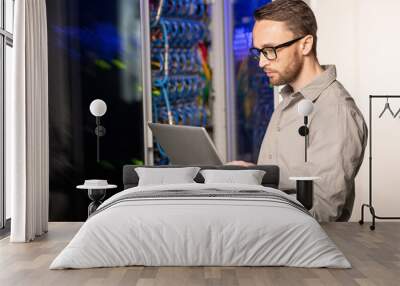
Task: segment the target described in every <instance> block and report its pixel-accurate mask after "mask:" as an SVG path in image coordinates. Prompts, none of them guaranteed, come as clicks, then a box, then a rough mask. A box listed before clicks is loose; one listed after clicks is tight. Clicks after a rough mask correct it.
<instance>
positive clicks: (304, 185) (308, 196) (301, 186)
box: [289, 177, 320, 210]
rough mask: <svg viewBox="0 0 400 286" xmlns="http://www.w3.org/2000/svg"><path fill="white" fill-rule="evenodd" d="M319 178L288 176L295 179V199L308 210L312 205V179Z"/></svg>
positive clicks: (316, 178)
mask: <svg viewBox="0 0 400 286" xmlns="http://www.w3.org/2000/svg"><path fill="white" fill-rule="evenodd" d="M319 178H320V177H289V180H292V181H296V199H297V200H298V201H299V202H300V203H302V204H303V206H304V207H305V208H306V209H308V210H310V209H312V207H313V194H314V191H313V189H314V180H318V179H319Z"/></svg>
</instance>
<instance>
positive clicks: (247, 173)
mask: <svg viewBox="0 0 400 286" xmlns="http://www.w3.org/2000/svg"><path fill="white" fill-rule="evenodd" d="M200 174H201V175H202V176H203V177H204V183H205V184H212V183H226V184H229V183H230V184H232V183H233V184H246V185H261V182H262V179H263V177H264V175H265V171H262V170H211V169H208V170H201V171H200Z"/></svg>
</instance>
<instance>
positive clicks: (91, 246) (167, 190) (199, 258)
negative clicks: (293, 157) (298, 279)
mask: <svg viewBox="0 0 400 286" xmlns="http://www.w3.org/2000/svg"><path fill="white" fill-rule="evenodd" d="M135 167H136V166H131V165H128V166H125V167H124V170H123V182H124V188H125V190H124V191H122V192H120V193H117V194H116V195H114V196H112V197H111V198H109V199H108V200H106V201H105V202H104V203H103V204H102V205H101V206H100V207H99V208H98V210H97V211H96V212H95V213H94V214H93V215H92V216H91V217H89V218H88V220H87V221H86V222H85V223H84V224H83V226H82V227H81V229H80V230H79V231H78V233H77V234H76V235H75V237H74V238H73V239H72V240H71V242H70V243H69V244H68V245H67V246H66V247H65V248H64V250H63V251H62V252H61V253H60V254H59V255H58V256H57V257H56V258H55V259H54V261H53V262H52V264H51V265H50V269H66V268H92V267H117V266H129V265H144V266H291V267H312V268H314V267H329V268H350V267H351V265H350V263H349V262H348V260H347V259H346V258H345V256H344V255H343V253H342V252H341V251H340V250H339V249H338V248H337V247H336V245H335V244H334V242H333V241H332V240H331V239H330V238H329V237H328V236H327V234H326V233H325V231H324V230H323V229H322V228H321V226H320V225H319V223H318V222H317V221H316V220H315V219H314V218H313V217H312V216H311V215H310V214H309V212H308V211H307V210H306V209H305V208H304V207H303V206H302V205H301V204H300V203H299V202H298V201H296V200H295V199H294V198H293V196H289V195H287V194H285V193H284V192H282V191H280V190H278V182H279V168H278V167H277V166H270V165H268V166H255V167H252V169H258V170H264V171H265V175H264V176H263V177H262V184H261V185H245V184H219V183H213V184H205V183H203V182H204V179H203V178H202V176H201V175H200V174H198V175H197V176H196V177H195V179H194V180H195V183H186V184H168V185H153V186H138V180H139V177H138V174H137V173H136V171H135ZM173 167H179V166H173ZM169 168H172V167H171V166H169ZM201 168H202V169H207V168H208V169H215V168H219V169H229V170H232V169H244V168H243V167H238V166H220V167H215V166H202V167H201Z"/></svg>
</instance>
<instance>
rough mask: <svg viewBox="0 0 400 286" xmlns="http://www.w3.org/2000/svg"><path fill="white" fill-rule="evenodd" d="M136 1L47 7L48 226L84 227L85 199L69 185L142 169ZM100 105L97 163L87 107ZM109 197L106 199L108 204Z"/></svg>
mask: <svg viewBox="0 0 400 286" xmlns="http://www.w3.org/2000/svg"><path fill="white" fill-rule="evenodd" d="M139 11H140V10H139V1H130V0H119V1H117V0H115V1H107V0H85V1H79V0H49V1H47V15H48V47H49V120H50V130H49V134H50V220H51V221H83V220H85V219H86V216H87V205H88V204H89V199H88V198H87V194H86V191H78V190H76V189H75V187H76V185H79V184H82V183H83V181H84V180H85V179H95V178H99V179H107V180H108V181H109V182H110V183H113V184H117V185H118V187H119V189H118V190H121V189H122V166H123V165H124V164H132V163H140V162H142V161H143V157H144V154H143V119H142V118H143V114H142V103H143V102H142V87H141V82H142V79H141V54H140V50H141V43H140V16H139ZM96 98H99V99H102V100H104V101H105V102H106V104H107V112H106V114H105V115H104V116H103V117H102V118H101V123H102V125H103V126H104V127H105V128H106V130H107V134H106V135H105V137H102V138H101V140H100V141H101V143H100V144H101V145H100V147H101V148H100V151H101V153H100V158H101V160H100V162H99V163H98V162H96V136H95V134H94V128H95V126H96V124H95V117H94V116H92V115H91V114H90V112H89V105H90V103H91V101H92V100H94V99H96ZM114 193H115V191H112V192H109V193H107V194H108V195H107V197H108V196H110V195H112V194H114Z"/></svg>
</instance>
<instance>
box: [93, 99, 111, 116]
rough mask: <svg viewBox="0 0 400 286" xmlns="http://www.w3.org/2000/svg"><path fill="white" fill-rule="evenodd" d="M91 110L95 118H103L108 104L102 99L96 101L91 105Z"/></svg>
mask: <svg viewBox="0 0 400 286" xmlns="http://www.w3.org/2000/svg"><path fill="white" fill-rule="evenodd" d="M89 109H90V113H92V114H93V116H96V117H101V116H103V115H104V114H105V113H106V111H107V104H106V103H105V102H104V101H103V100H101V99H95V100H93V101H92V103H90V106H89Z"/></svg>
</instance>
